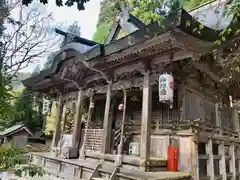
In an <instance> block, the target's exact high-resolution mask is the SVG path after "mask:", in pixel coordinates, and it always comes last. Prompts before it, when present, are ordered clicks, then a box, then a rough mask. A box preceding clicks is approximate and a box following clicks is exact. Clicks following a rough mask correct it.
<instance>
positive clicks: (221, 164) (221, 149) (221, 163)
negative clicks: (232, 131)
mask: <svg viewBox="0 0 240 180" xmlns="http://www.w3.org/2000/svg"><path fill="white" fill-rule="evenodd" d="M218 152H219V155H221V159H220V161H219V168H220V174H221V175H222V180H227V172H226V158H225V147H224V142H221V143H220V144H219V145H218Z"/></svg>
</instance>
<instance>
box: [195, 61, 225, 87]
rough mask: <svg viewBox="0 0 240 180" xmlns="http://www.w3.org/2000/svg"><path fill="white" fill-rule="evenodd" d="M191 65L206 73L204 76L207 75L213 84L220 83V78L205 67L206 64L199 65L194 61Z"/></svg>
mask: <svg viewBox="0 0 240 180" xmlns="http://www.w3.org/2000/svg"><path fill="white" fill-rule="evenodd" d="M193 65H194V67H195V68H197V69H198V70H200V71H202V72H204V73H206V74H207V75H208V76H209V77H210V78H211V79H212V80H214V81H215V82H217V83H221V81H220V78H219V77H218V76H217V75H215V74H214V73H213V72H212V71H211V69H210V67H209V66H208V65H207V63H200V62H196V61H194V62H193Z"/></svg>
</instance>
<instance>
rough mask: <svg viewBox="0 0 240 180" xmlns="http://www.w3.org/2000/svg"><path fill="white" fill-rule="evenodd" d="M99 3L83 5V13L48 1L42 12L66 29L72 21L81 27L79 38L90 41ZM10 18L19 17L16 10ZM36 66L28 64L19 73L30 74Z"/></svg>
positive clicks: (96, 1)
mask: <svg viewBox="0 0 240 180" xmlns="http://www.w3.org/2000/svg"><path fill="white" fill-rule="evenodd" d="M63 2H65V0H63ZM100 2H101V0H90V1H89V2H87V3H86V4H85V10H83V11H79V10H78V9H77V6H76V5H74V6H72V7H67V6H63V7H58V6H56V4H55V1H54V0H48V4H46V5H45V6H43V7H44V11H45V10H46V11H47V12H46V13H50V12H51V13H52V15H53V19H54V21H55V23H56V24H58V23H60V24H61V23H64V26H65V27H67V26H68V25H71V24H72V23H73V22H74V21H77V22H78V24H79V26H80V27H81V37H83V38H86V39H90V40H91V39H92V37H93V34H94V32H95V31H96V24H97V21H98V15H99V12H100ZM45 7H46V9H45ZM12 16H13V17H15V18H16V19H17V17H19V9H16V10H15V11H14V10H13V11H12ZM44 63H45V59H43V60H41V61H40V62H39V63H38V64H40V66H41V67H43V64H44ZM36 66H37V63H34V64H29V65H28V67H27V68H24V69H23V70H21V71H22V72H32V71H33V69H34V68H35V67H36Z"/></svg>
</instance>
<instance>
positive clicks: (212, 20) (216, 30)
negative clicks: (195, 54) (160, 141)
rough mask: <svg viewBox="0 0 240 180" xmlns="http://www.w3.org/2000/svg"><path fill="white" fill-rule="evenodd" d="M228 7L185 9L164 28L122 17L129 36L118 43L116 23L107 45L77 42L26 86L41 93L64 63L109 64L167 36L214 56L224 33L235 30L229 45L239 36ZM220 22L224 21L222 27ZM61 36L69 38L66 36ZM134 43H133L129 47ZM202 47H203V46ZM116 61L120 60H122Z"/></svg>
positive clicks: (119, 24) (214, 4) (77, 39)
mask: <svg viewBox="0 0 240 180" xmlns="http://www.w3.org/2000/svg"><path fill="white" fill-rule="evenodd" d="M225 3H226V1H224V0H223V1H221V4H218V3H217V1H215V2H211V3H208V4H205V5H204V6H201V7H199V8H196V9H194V10H193V11H190V12H187V11H185V10H184V9H183V8H181V9H179V10H178V11H177V12H176V13H174V14H172V15H170V16H169V17H168V18H166V19H165V20H164V21H163V24H161V25H160V24H159V23H158V22H154V23H151V24H149V25H145V24H143V23H142V22H141V21H140V20H138V19H137V18H136V17H134V16H132V15H131V14H130V13H129V12H126V11H125V12H122V13H121V14H120V16H119V17H120V18H121V17H122V18H123V19H124V22H125V23H127V24H129V23H130V24H132V28H130V30H129V29H128V30H129V32H127V34H126V35H125V36H123V37H120V38H119V39H114V38H115V37H116V34H117V33H119V30H120V28H124V27H123V23H122V22H121V20H120V19H119V20H116V22H115V23H114V25H113V27H112V29H111V31H110V33H109V36H108V38H107V40H106V42H105V44H99V43H96V42H93V41H90V40H86V39H84V38H80V37H75V40H74V41H72V42H70V43H68V44H66V46H64V47H62V48H61V50H60V52H59V54H57V55H56V57H55V58H54V61H53V64H52V67H50V68H49V69H45V70H43V71H41V72H40V74H38V75H36V76H33V77H30V78H28V79H26V80H24V81H23V84H24V85H25V86H27V87H29V88H32V89H34V88H35V87H36V88H35V90H38V87H40V85H39V84H41V83H49V84H51V85H49V86H54V82H55V81H56V79H54V77H53V76H54V74H56V73H57V72H58V71H59V69H60V66H61V64H63V61H67V60H69V59H71V58H73V57H74V56H76V54H78V56H79V58H80V59H81V61H92V60H93V59H94V60H95V59H97V60H98V62H100V61H101V60H103V61H104V60H106V58H107V57H108V56H111V55H113V54H114V53H118V52H122V51H123V50H125V49H128V48H130V47H132V46H135V45H137V44H141V43H143V42H144V41H146V40H149V39H152V38H154V37H156V36H159V37H160V36H161V35H162V34H164V33H167V32H173V31H174V32H177V33H178V32H181V34H182V39H184V38H186V39H187V38H188V37H194V38H195V39H196V40H200V41H201V42H204V43H207V44H208V45H209V44H210V46H208V47H207V48H205V50H208V52H211V51H212V50H213V49H214V48H215V47H216V45H215V41H216V40H219V39H220V36H221V33H222V31H223V30H224V29H226V28H231V30H232V33H229V34H228V35H227V37H226V39H227V40H228V41H229V40H231V39H232V38H233V37H234V36H233V35H234V34H233V32H235V30H236V29H237V28H239V25H240V21H236V18H235V17H234V16H224V5H225ZM219 20H221V23H220V25H219ZM222 21H224V22H222ZM202 25H203V28H201V32H199V31H198V30H197V29H199V27H202ZM217 25H219V26H217ZM58 32H60V31H58ZM60 33H62V34H63V35H66V34H64V32H60ZM130 40H131V43H129V41H130ZM183 43H184V42H183ZM194 43H195V42H192V45H191V47H190V48H195V45H194ZM196 43H197V42H196ZM82 44H84V45H86V46H88V47H89V48H87V49H86V51H84V52H82V51H81V50H80V48H79V45H82ZM198 44H201V43H200V42H199V43H198ZM196 46H197V45H196ZM199 49H201V48H195V49H194V50H197V51H198V50H199ZM133 53H135V52H133ZM199 53H201V50H199ZM126 56H127V55H126ZM116 58H118V56H117V57H116ZM121 58H124V57H121ZM119 59H120V58H119Z"/></svg>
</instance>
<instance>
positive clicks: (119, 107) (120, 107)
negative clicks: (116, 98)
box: [118, 103, 124, 111]
mask: <svg viewBox="0 0 240 180" xmlns="http://www.w3.org/2000/svg"><path fill="white" fill-rule="evenodd" d="M123 108H124V105H123V103H121V104H119V105H118V110H119V111H123Z"/></svg>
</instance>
